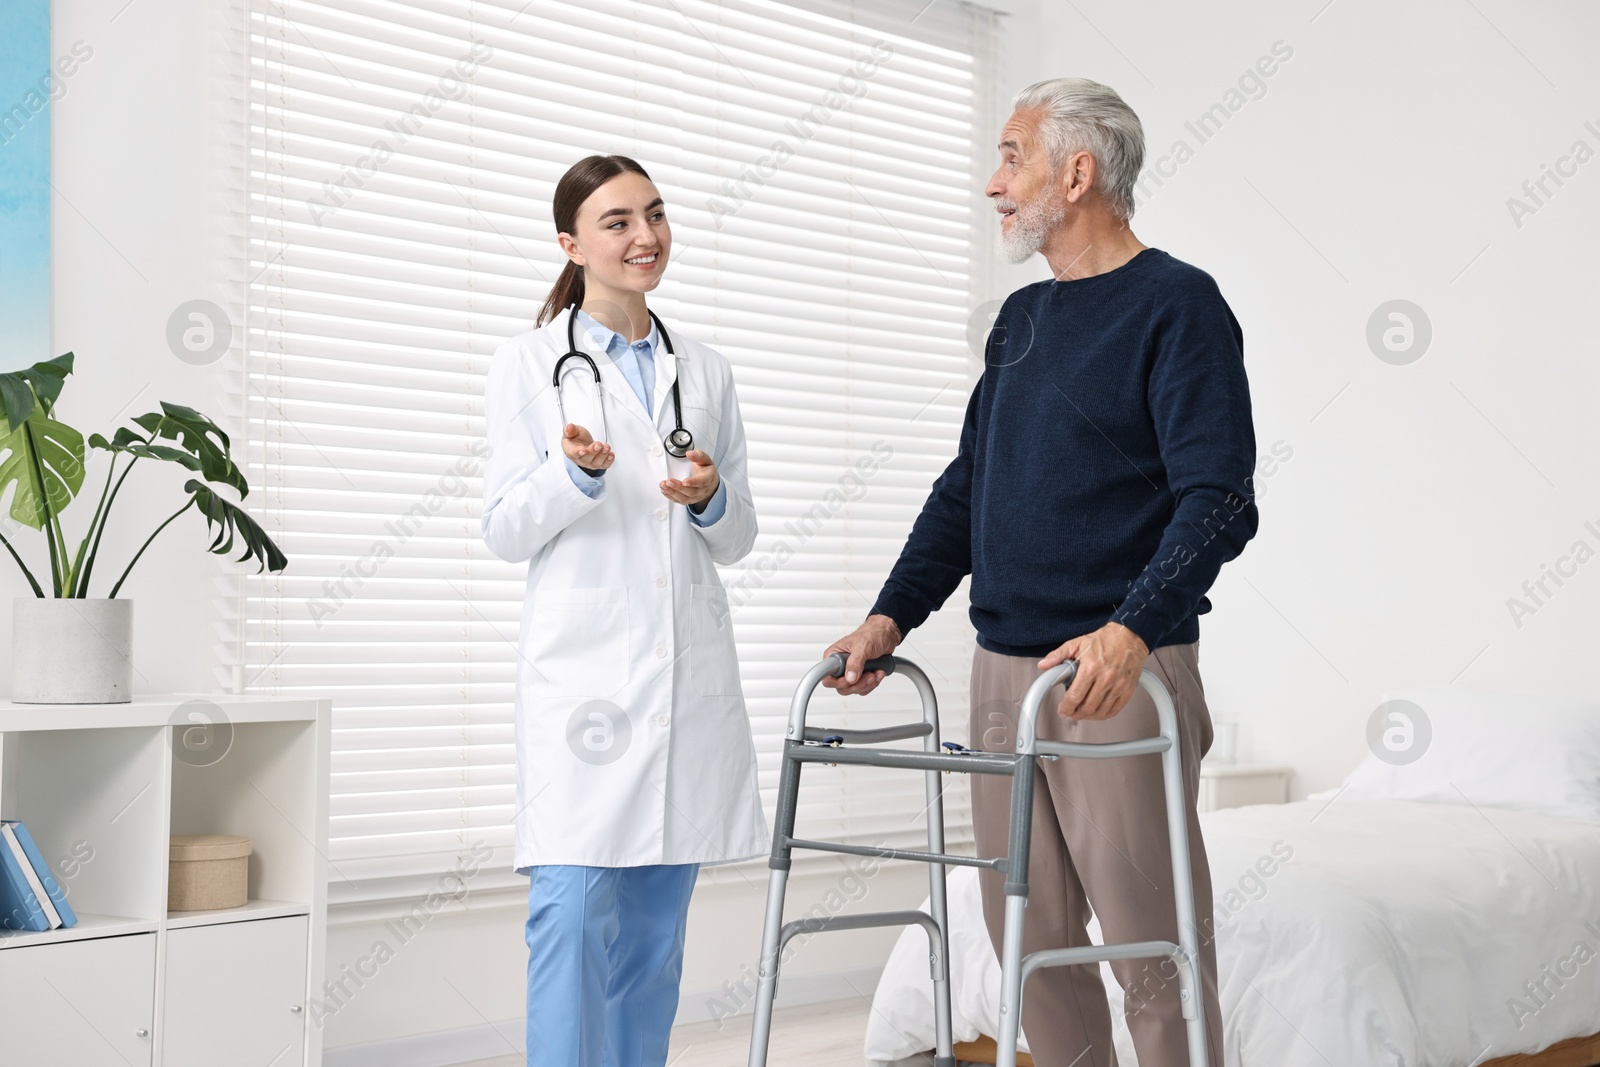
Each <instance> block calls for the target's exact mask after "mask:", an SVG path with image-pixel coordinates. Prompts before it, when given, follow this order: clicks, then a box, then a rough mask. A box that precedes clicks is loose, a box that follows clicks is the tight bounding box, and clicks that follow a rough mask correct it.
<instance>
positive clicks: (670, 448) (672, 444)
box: [550, 304, 694, 459]
mask: <svg viewBox="0 0 1600 1067" xmlns="http://www.w3.org/2000/svg"><path fill="white" fill-rule="evenodd" d="M645 314H647V315H649V316H650V321H651V322H653V323H655V324H656V329H658V330H660V331H661V340H662V341H663V342H664V343H665V344H666V346H667V355H669V356H673V357H674V358H676V353H674V352H673V351H672V338H671V337H669V336H668V335H667V328H666V327H665V326H663V325H661V320H660V319H658V318H656V313H655V312H654V311H650V310H649V309H648V308H647V309H646V310H645ZM577 317H578V305H577V304H573V305H572V306H571V307H569V308H568V309H567V354H566V355H564V356H562V357H561V358H560V359H558V360H556V369H555V373H554V374H552V375H551V376H550V384H551V385H553V386H555V390H556V410H557V411H559V412H560V413H561V424H562V425H563V426H565V425H566V424H567V409H566V406H565V405H563V404H562V403H561V367H562V365H563V364H565V363H566V362H567V360H569V359H581V360H583V361H584V362H585V363H587V364H589V371H590V373H592V374H593V375H594V388H595V395H596V396H597V397H598V398H599V401H600V438H599V439H600V440H602V441H605V442H606V443H607V444H609V443H610V442H611V428H610V427H609V426H608V425H607V424H606V404H605V386H604V385H603V384H601V381H600V368H599V367H597V366H595V362H594V360H593V359H591V358H589V354H588V353H587V352H579V351H578V346H577V345H576V344H575V343H574V342H573V339H572V323H573V320H574V319H576V318H577ZM672 416H673V420H674V422H675V423H676V426H675V428H674V429H673V430H672V432H670V433H668V434H667V436H666V437H664V438H662V439H661V443H662V444H664V445H665V446H666V448H667V454H668V455H671V456H676V457H677V458H678V459H682V458H684V457H685V456H687V455H688V454H689V451H690V449H692V448H694V434H692V433H690V432H689V431H688V430H686V429H684V428H683V400H682V398H681V397H680V396H679V395H678V379H677V378H673V379H672Z"/></svg>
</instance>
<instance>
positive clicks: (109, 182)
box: [0, 0, 226, 692]
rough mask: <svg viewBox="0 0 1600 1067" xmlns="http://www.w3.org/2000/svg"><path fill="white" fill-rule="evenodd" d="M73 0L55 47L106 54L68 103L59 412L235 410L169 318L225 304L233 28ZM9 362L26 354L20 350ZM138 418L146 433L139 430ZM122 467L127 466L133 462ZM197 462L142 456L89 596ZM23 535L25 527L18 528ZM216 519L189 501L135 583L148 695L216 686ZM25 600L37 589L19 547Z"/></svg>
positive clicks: (75, 533)
mask: <svg viewBox="0 0 1600 1067" xmlns="http://www.w3.org/2000/svg"><path fill="white" fill-rule="evenodd" d="M122 6H123V3H122V0H117V2H110V0H107V2H104V3H102V2H88V0H58V2H57V3H55V4H54V10H53V14H52V26H51V36H52V46H51V48H52V54H53V55H55V56H60V55H63V54H67V53H70V52H71V50H72V48H73V45H74V44H75V43H77V42H80V41H81V42H82V43H83V45H82V47H83V48H87V49H89V50H92V54H91V55H90V56H89V58H87V59H85V60H83V61H82V62H81V63H80V65H79V67H78V69H77V71H76V72H75V73H74V74H73V76H72V77H71V78H69V79H67V80H66V82H65V86H66V93H65V95H64V96H63V97H62V98H61V99H59V100H58V101H56V102H55V104H53V105H52V107H53V114H52V117H51V121H52V127H53V128H52V138H51V143H52V148H51V172H52V182H53V184H54V186H55V193H54V195H53V198H52V205H51V245H52V262H51V290H52V300H51V305H52V306H51V335H52V336H51V342H52V354H53V355H59V354H60V353H62V352H67V351H72V352H74V353H75V354H76V369H75V371H74V373H73V374H72V375H71V377H69V378H68V379H67V384H66V387H65V389H64V391H63V393H62V396H61V399H60V401H59V403H58V406H57V409H56V411H57V415H58V417H59V418H60V419H61V420H62V421H64V422H66V423H68V424H69V425H71V426H73V427H75V428H77V429H79V430H80V431H82V432H83V434H84V436H85V437H87V436H89V434H91V433H94V432H99V433H101V434H103V435H104V436H106V437H108V438H109V437H111V436H112V434H113V433H114V431H115V428H116V427H117V426H120V425H132V423H131V419H132V418H133V417H134V416H137V415H142V414H144V413H146V412H149V411H159V410H160V401H163V400H166V401H171V402H174V403H180V404H186V405H189V406H193V407H196V408H198V409H199V410H200V411H202V412H204V413H206V414H208V415H211V416H213V417H214V418H217V419H221V418H222V415H223V413H222V410H221V408H220V406H219V403H218V400H217V392H216V371H215V369H214V368H208V367H197V366H193V365H191V364H188V363H185V362H183V361H182V360H180V359H178V358H177V357H176V356H175V355H174V354H173V353H172V351H171V350H170V349H169V348H168V347H167V341H166V329H167V319H168V317H169V316H170V315H171V313H172V311H173V310H174V309H175V308H176V307H177V305H179V304H180V303H182V302H184V301H186V300H190V299H194V298H207V299H212V300H219V301H220V300H221V299H222V293H221V292H220V290H218V289H217V288H216V286H215V284H214V278H215V277H216V270H215V264H216V262H217V255H218V252H219V251H220V245H219V243H218V242H219V241H221V239H222V234H223V232H224V231H223V230H222V228H221V226H220V225H219V223H218V220H217V217H216V216H215V214H214V213H213V212H212V211H210V210H209V208H210V206H211V205H213V204H215V203H216V202H217V197H218V194H219V193H220V192H221V191H222V190H221V187H220V183H219V182H218V181H217V180H216V175H217V174H218V169H217V166H218V164H219V163H220V162H221V159H222V157H223V152H224V151H225V149H226V145H224V144H221V143H219V142H218V139H217V138H215V137H214V136H213V135H212V129H211V127H210V125H209V124H208V119H207V105H208V101H210V100H212V99H214V98H213V97H212V96H211V95H210V94H209V93H208V92H207V91H206V87H207V83H206V81H205V78H206V77H207V73H208V64H210V63H211V62H212V58H211V57H214V56H215V55H216V51H217V48H218V38H217V36H216V34H215V33H214V30H213V28H212V27H213V23H212V20H211V18H210V17H209V15H210V13H209V12H208V5H207V3H205V2H204V0H162V2H160V3H143V2H140V3H135V4H133V5H131V6H129V7H128V8H127V9H126V10H125V11H123V12H122V13H121V14H120V15H118V9H119V8H121V7H122ZM6 356H7V357H8V358H7V362H6V364H5V369H6V370H12V369H15V368H16V366H17V364H18V362H19V361H17V360H14V359H10V358H9V357H10V356H11V354H10V353H7V354H6ZM135 428H137V427H135ZM126 463H127V461H126V460H123V462H122V463H121V464H119V468H118V469H119V471H120V470H121V469H123V468H124V467H126ZM106 470H107V464H106V454H105V453H102V452H97V451H92V450H91V456H90V461H89V469H88V474H87V477H86V479H85V485H84V489H83V490H82V492H81V494H80V497H79V499H78V500H77V501H76V502H75V503H74V504H73V505H72V506H71V507H69V508H68V509H67V511H66V512H65V514H64V516H63V525H64V527H65V530H66V534H67V538H68V542H69V544H70V545H71V547H72V548H73V549H76V547H77V543H78V540H79V539H80V538H81V536H82V534H83V531H84V530H85V528H86V526H87V524H88V521H89V518H90V516H91V515H92V514H93V512H94V509H95V505H96V503H97V502H98V500H99V497H100V492H101V489H102V487H103V485H104V484H105V476H106ZM188 473H189V472H187V471H186V470H183V469H182V468H179V467H177V466H175V465H169V464H159V463H156V462H153V461H141V462H140V463H139V465H138V467H137V468H136V469H135V470H134V471H133V473H132V474H130V475H129V478H128V481H127V482H126V483H125V484H124V485H123V487H122V490H121V492H120V494H119V495H118V497H117V500H116V504H115V508H114V510H113V511H112V513H111V521H110V524H109V526H108V528H107V532H106V534H105V539H104V541H103V543H102V544H101V548H100V553H99V557H98V561H97V563H96V566H95V571H94V576H93V578H92V580H91V584H90V592H91V594H93V595H96V596H105V595H107V594H108V593H109V591H110V588H111V585H112V583H113V582H115V581H116V579H117V577H118V576H119V575H120V574H121V573H122V571H123V569H124V568H125V567H126V566H127V563H128V561H129V560H130V559H131V558H132V556H133V554H134V553H135V552H136V551H137V550H138V548H139V546H140V545H141V544H142V543H143V542H144V540H145V539H146V538H147V537H149V536H150V534H151V533H152V532H154V530H155V529H156V527H157V526H159V525H160V524H161V522H162V521H163V520H164V519H165V518H166V517H167V516H168V515H170V514H172V513H173V512H174V511H176V510H178V509H179V508H180V507H182V506H183V504H184V502H185V500H186V498H187V494H185V493H184V492H183V488H182V486H183V483H184V481H185V480H186V479H187V477H188ZM8 536H9V535H8ZM13 543H14V544H15V545H16V546H17V549H18V551H19V552H20V553H21V554H22V556H23V558H24V559H26V560H27V561H28V563H29V568H30V569H31V570H32V571H33V574H34V576H35V577H36V578H37V579H38V581H39V583H40V585H41V586H44V587H45V588H46V590H47V591H48V586H49V561H48V556H47V553H46V549H45V543H44V539H43V536H42V535H41V534H39V533H37V532H35V531H32V530H28V529H26V528H21V529H20V530H19V532H18V533H17V535H16V536H15V537H14V538H13ZM209 543H210V538H209V537H208V536H207V534H206V527H205V520H204V519H203V518H202V517H201V516H200V515H199V514H197V513H195V512H194V511H192V510H191V512H190V513H188V514H185V515H183V516H182V517H181V518H180V519H179V520H178V521H176V522H174V523H173V524H172V525H171V526H169V527H167V528H166V530H165V531H163V532H162V534H161V536H160V537H159V538H157V539H156V540H155V542H154V543H153V544H152V545H151V547H150V548H149V550H148V551H146V552H145V554H144V556H143V557H142V558H141V559H140V561H139V563H138V565H137V566H136V567H135V569H134V570H133V572H132V575H131V576H130V577H129V579H128V581H127V583H126V584H125V585H124V586H123V587H122V589H121V591H120V593H119V595H120V596H122V597H131V598H132V599H133V600H134V601H135V607H134V626H135V640H134V669H135V675H134V686H135V687H136V689H138V690H142V691H144V692H171V691H174V690H185V689H208V688H211V687H212V685H213V681H212V674H211V670H210V666H209V664H210V660H209V655H210V654H209V650H208V648H207V644H208V642H209V641H210V639H211V637H210V627H209V625H208V621H207V620H208V611H207V603H206V597H207V595H208V593H209V590H208V588H207V586H206V584H205V583H204V582H203V581H202V580H201V578H200V576H201V575H202V574H204V573H206V572H207V571H209V569H210V558H209V557H207V556H206V555H205V554H204V553H205V550H206V546H207V545H208V544H209ZM0 572H3V574H4V578H3V581H4V583H5V585H4V588H5V590H6V591H7V592H9V593H10V594H11V595H13V596H25V595H26V596H31V595H32V592H31V590H30V589H29V587H28V584H27V582H26V580H25V579H24V578H23V576H22V574H21V572H20V571H18V570H17V568H16V565H15V563H14V561H12V560H11V559H10V557H9V555H7V556H6V557H5V561H4V564H3V565H0ZM10 633H11V612H10V610H4V611H0V678H3V679H4V680H5V683H6V684H7V686H8V687H9V678H10V669H11V657H10V649H11V641H10Z"/></svg>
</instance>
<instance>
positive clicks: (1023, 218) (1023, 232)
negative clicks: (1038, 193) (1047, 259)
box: [1000, 200, 1067, 263]
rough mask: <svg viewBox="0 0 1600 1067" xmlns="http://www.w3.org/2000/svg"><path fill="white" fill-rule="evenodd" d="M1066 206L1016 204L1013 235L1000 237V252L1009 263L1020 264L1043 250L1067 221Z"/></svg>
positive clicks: (1034, 202)
mask: <svg viewBox="0 0 1600 1067" xmlns="http://www.w3.org/2000/svg"><path fill="white" fill-rule="evenodd" d="M1066 218H1067V211H1066V207H1065V205H1063V204H1060V203H1051V204H1046V203H1044V202H1042V200H1033V201H1031V202H1029V203H1027V204H1019V205H1016V214H1014V215H1012V216H1011V232H1010V233H1006V232H1004V231H1002V232H1001V234H1000V253H1001V255H1003V256H1005V258H1006V261H1007V262H1008V263H1021V262H1022V261H1023V260H1025V259H1027V258H1028V257H1029V256H1032V255H1033V254H1034V253H1035V252H1037V251H1039V249H1041V248H1043V247H1044V241H1045V238H1046V237H1048V236H1050V233H1051V231H1053V230H1054V229H1055V228H1056V227H1058V226H1060V225H1061V224H1062V223H1063V222H1065V221H1066Z"/></svg>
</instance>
